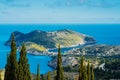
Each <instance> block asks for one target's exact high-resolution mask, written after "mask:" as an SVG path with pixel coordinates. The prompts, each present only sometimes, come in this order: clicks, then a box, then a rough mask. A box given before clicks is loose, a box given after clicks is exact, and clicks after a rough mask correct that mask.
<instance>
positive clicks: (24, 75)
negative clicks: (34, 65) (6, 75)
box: [18, 44, 31, 80]
mask: <svg viewBox="0 0 120 80" xmlns="http://www.w3.org/2000/svg"><path fill="white" fill-rule="evenodd" d="M18 64H19V67H18V72H19V73H18V80H31V76H30V70H29V64H28V59H27V57H26V48H25V44H23V45H22V49H21V51H20V58H19V62H18Z"/></svg>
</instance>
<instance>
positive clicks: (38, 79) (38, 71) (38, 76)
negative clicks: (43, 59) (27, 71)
mask: <svg viewBox="0 0 120 80" xmlns="http://www.w3.org/2000/svg"><path fill="white" fill-rule="evenodd" d="M36 80H40V65H39V64H38V66H37V77H36Z"/></svg>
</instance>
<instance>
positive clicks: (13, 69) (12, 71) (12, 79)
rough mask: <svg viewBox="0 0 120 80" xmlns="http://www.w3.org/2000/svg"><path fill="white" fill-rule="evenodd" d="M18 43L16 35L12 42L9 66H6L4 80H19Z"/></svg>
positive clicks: (8, 57) (8, 60)
mask: <svg viewBox="0 0 120 80" xmlns="http://www.w3.org/2000/svg"><path fill="white" fill-rule="evenodd" d="M16 51H17V48H16V43H15V39H14V34H12V41H11V52H10V54H9V55H8V56H7V64H6V66H5V76H4V77H5V78H4V80H18V79H17V78H18V76H17V74H18V62H17V59H16Z"/></svg>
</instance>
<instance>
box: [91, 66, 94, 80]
mask: <svg viewBox="0 0 120 80" xmlns="http://www.w3.org/2000/svg"><path fill="white" fill-rule="evenodd" d="M91 80H94V68H93V65H92V74H91Z"/></svg>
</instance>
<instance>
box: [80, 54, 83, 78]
mask: <svg viewBox="0 0 120 80" xmlns="http://www.w3.org/2000/svg"><path fill="white" fill-rule="evenodd" d="M83 79H84V57H83V56H82V59H81V62H80V67H79V80H83Z"/></svg>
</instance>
